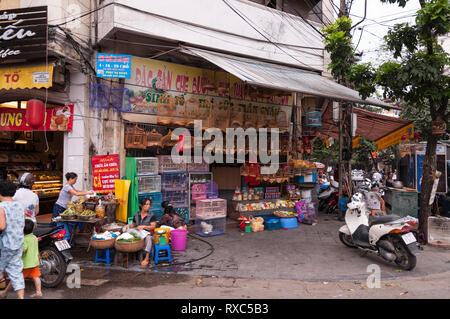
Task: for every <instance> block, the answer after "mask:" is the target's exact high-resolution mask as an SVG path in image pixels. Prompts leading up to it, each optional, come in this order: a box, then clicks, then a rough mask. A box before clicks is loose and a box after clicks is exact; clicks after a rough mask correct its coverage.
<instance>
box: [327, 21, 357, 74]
mask: <svg viewBox="0 0 450 319" xmlns="http://www.w3.org/2000/svg"><path fill="white" fill-rule="evenodd" d="M351 27H352V20H351V19H350V18H348V17H346V16H342V17H340V18H339V19H337V20H336V22H335V23H333V24H330V25H328V26H326V27H325V28H324V29H322V32H323V34H324V37H325V40H324V42H325V49H326V50H327V51H328V52H329V53H330V58H331V62H330V64H329V66H328V69H329V70H331V74H332V75H333V77H334V78H335V79H336V80H338V81H340V82H341V81H344V80H345V79H346V78H347V75H348V73H349V72H350V68H351V67H352V65H353V64H354V63H355V51H354V48H353V44H352V38H351V36H350V29H351Z"/></svg>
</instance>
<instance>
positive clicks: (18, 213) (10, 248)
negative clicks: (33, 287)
mask: <svg viewBox="0 0 450 319" xmlns="http://www.w3.org/2000/svg"><path fill="white" fill-rule="evenodd" d="M15 193H16V186H15V185H14V184H13V183H12V182H11V181H0V231H2V235H1V237H2V252H1V255H0V281H2V280H3V279H4V278H3V271H6V273H7V274H8V277H9V279H10V280H11V282H10V284H12V287H13V288H14V290H15V291H16V293H17V297H18V298H19V299H23V295H24V289H25V282H24V280H23V275H22V269H23V262H22V258H21V257H22V246H23V237H24V236H23V228H24V221H25V215H24V207H23V205H22V204H20V203H19V202H16V201H14V200H13V198H12V197H13V196H14V194H15ZM5 296H6V291H4V292H3V293H1V294H0V297H5Z"/></svg>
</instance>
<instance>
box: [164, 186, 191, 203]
mask: <svg viewBox="0 0 450 319" xmlns="http://www.w3.org/2000/svg"><path fill="white" fill-rule="evenodd" d="M161 193H162V199H163V201H168V202H169V203H170V204H171V205H172V206H173V207H182V206H188V204H189V192H188V190H187V189H184V190H164V189H163V190H162V191H161Z"/></svg>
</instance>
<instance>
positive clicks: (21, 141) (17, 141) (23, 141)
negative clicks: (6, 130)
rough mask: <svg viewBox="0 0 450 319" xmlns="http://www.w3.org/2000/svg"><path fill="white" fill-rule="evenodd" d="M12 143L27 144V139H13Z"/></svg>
mask: <svg viewBox="0 0 450 319" xmlns="http://www.w3.org/2000/svg"><path fill="white" fill-rule="evenodd" d="M14 143H16V144H27V143H28V141H27V140H23V139H17V140H15V141H14Z"/></svg>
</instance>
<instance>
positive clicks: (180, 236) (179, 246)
mask: <svg viewBox="0 0 450 319" xmlns="http://www.w3.org/2000/svg"><path fill="white" fill-rule="evenodd" d="M170 238H171V239H172V250H185V249H186V239H187V230H184V229H174V230H172V231H171V232H170Z"/></svg>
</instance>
